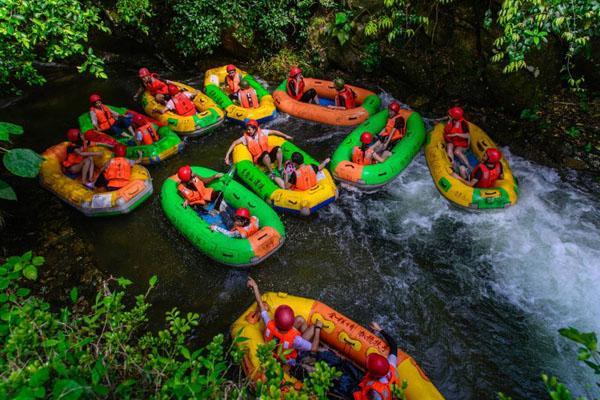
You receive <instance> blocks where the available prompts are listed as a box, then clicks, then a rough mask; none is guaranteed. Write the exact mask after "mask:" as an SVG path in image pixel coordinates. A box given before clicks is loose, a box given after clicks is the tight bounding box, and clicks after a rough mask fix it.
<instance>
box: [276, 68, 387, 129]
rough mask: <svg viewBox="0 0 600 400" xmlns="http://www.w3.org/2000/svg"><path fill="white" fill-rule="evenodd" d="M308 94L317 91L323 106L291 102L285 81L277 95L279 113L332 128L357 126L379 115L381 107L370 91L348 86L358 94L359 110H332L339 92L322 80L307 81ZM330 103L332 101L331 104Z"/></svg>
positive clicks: (379, 101) (278, 88) (278, 89)
mask: <svg viewBox="0 0 600 400" xmlns="http://www.w3.org/2000/svg"><path fill="white" fill-rule="evenodd" d="M304 84H305V89H304V90H305V91H307V90H309V89H315V90H316V91H317V94H318V95H319V99H322V100H323V101H322V103H323V105H317V104H309V103H303V102H301V101H298V100H296V99H293V98H291V97H290V96H289V95H288V94H287V90H286V85H287V79H285V80H284V81H283V82H282V83H281V85H279V86H278V87H277V89H275V91H274V92H273V98H274V99H275V105H276V106H277V109H278V110H279V111H283V112H285V113H288V114H290V115H292V116H294V117H297V118H302V119H307V120H309V121H315V122H320V123H322V124H328V125H338V126H353V125H358V124H360V123H361V122H364V121H365V120H366V119H367V118H369V117H371V116H373V115H375V113H376V112H377V111H379V107H380V106H381V100H380V99H379V97H378V96H377V95H376V94H375V93H373V92H371V91H370V90H367V89H362V88H359V87H356V86H351V85H348V86H350V87H351V88H352V90H354V92H355V93H356V95H357V97H356V103H357V104H358V107H356V108H352V109H349V110H335V109H332V108H328V107H327V106H326V105H327V104H332V102H331V100H332V99H335V95H336V93H337V91H336V90H335V87H334V86H333V82H331V81H324V80H321V79H312V78H304ZM328 100H329V101H328Z"/></svg>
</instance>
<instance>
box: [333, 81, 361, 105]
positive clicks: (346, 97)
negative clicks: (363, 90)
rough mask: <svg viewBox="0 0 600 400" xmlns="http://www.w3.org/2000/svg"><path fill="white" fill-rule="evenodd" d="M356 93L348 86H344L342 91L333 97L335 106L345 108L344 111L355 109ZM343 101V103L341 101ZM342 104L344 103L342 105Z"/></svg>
mask: <svg viewBox="0 0 600 400" xmlns="http://www.w3.org/2000/svg"><path fill="white" fill-rule="evenodd" d="M355 98H356V93H354V91H353V90H352V89H350V87H348V85H344V89H342V91H340V92H337V94H336V95H335V105H336V106H338V107H345V108H346V109H350V108H355V107H356V101H355V100H354V99H355ZM342 100H343V101H342ZM342 103H344V104H343V105H342Z"/></svg>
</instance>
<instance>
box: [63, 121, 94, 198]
mask: <svg viewBox="0 0 600 400" xmlns="http://www.w3.org/2000/svg"><path fill="white" fill-rule="evenodd" d="M67 139H68V140H69V143H68V144H67V156H66V157H65V159H64V160H63V162H62V167H63V172H64V173H65V175H67V176H69V177H71V178H75V177H77V176H78V175H79V174H81V183H83V184H84V185H85V186H87V187H89V188H93V187H94V158H93V157H95V156H101V155H102V153H100V152H93V151H88V148H89V147H90V146H92V145H93V143H92V142H90V141H89V140H86V139H85V137H84V135H83V134H82V133H81V131H80V130H79V129H75V128H72V129H69V130H68V131H67Z"/></svg>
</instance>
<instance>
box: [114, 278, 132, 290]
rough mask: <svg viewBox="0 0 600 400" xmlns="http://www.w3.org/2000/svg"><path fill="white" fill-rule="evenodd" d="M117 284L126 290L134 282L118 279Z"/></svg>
mask: <svg viewBox="0 0 600 400" xmlns="http://www.w3.org/2000/svg"><path fill="white" fill-rule="evenodd" d="M117 283H118V284H119V286H121V287H122V288H126V287H127V286H129V285H131V284H132V283H133V282H131V281H130V280H129V279H127V278H117Z"/></svg>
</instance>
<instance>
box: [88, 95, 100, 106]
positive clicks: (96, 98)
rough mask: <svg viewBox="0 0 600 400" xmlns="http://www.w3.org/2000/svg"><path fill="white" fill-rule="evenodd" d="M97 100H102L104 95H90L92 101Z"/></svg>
mask: <svg viewBox="0 0 600 400" xmlns="http://www.w3.org/2000/svg"><path fill="white" fill-rule="evenodd" d="M97 101H102V97H100V95H99V94H97V93H93V94H91V95H90V103H92V104H94V103H95V102H97Z"/></svg>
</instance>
